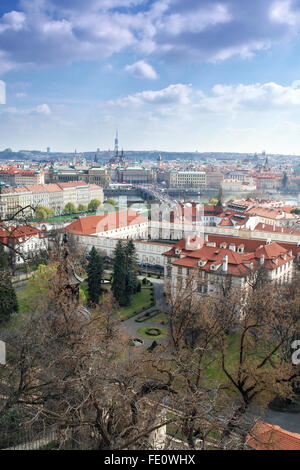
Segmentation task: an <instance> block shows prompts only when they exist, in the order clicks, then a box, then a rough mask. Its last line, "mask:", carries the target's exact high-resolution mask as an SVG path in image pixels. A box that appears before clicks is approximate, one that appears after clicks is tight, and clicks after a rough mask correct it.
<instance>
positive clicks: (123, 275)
mask: <svg viewBox="0 0 300 470" xmlns="http://www.w3.org/2000/svg"><path fill="white" fill-rule="evenodd" d="M113 271H114V274H113V283H112V292H113V295H114V298H115V299H116V300H117V302H119V304H120V305H121V306H126V305H129V304H130V293H129V292H128V290H127V262H126V252H125V248H124V245H123V243H122V242H121V241H120V240H119V241H118V243H117V246H116V248H115V251H114V267H113Z"/></svg>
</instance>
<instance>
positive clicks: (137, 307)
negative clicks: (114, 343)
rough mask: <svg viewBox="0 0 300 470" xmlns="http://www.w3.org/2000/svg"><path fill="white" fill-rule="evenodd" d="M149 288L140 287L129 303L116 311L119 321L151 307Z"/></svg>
mask: <svg viewBox="0 0 300 470" xmlns="http://www.w3.org/2000/svg"><path fill="white" fill-rule="evenodd" d="M151 292H152V291H151V289H142V290H141V292H138V293H137V294H135V295H134V296H133V297H132V302H131V305H129V306H128V307H124V308H122V310H120V312H119V313H118V319H119V320H121V321H124V320H128V318H131V317H134V316H135V315H137V314H138V313H141V312H143V311H144V310H147V309H148V308H150V307H151V298H150V296H151Z"/></svg>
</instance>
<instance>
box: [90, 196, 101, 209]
mask: <svg viewBox="0 0 300 470" xmlns="http://www.w3.org/2000/svg"><path fill="white" fill-rule="evenodd" d="M100 206H101V201H99V199H92V200H91V202H90V203H89V205H88V210H89V211H92V212H95V211H96V210H97V209H98V207H100Z"/></svg>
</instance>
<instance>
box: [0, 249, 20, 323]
mask: <svg viewBox="0 0 300 470" xmlns="http://www.w3.org/2000/svg"><path fill="white" fill-rule="evenodd" d="M0 299H1V301H0V324H1V323H5V322H7V321H8V320H9V319H10V316H11V315H12V313H14V312H17V311H18V301H17V296H16V293H15V290H14V287H13V285H12V281H11V277H10V273H9V269H8V263H7V259H6V255H5V252H4V247H3V245H2V244H0Z"/></svg>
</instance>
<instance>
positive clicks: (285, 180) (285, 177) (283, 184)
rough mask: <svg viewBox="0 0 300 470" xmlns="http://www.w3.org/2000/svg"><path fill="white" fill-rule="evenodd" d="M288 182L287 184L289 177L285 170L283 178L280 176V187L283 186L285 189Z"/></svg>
mask: <svg viewBox="0 0 300 470" xmlns="http://www.w3.org/2000/svg"><path fill="white" fill-rule="evenodd" d="M288 184H289V178H288V175H287V173H286V171H285V172H284V174H283V178H282V187H283V188H284V189H286V188H287V186H288Z"/></svg>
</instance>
